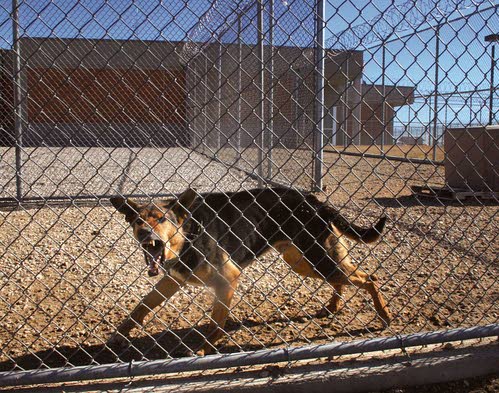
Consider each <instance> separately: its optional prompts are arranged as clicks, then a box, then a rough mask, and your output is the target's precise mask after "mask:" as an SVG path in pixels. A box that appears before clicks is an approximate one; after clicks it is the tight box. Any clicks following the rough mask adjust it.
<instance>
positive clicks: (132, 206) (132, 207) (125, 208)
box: [110, 197, 139, 219]
mask: <svg viewBox="0 0 499 393" xmlns="http://www.w3.org/2000/svg"><path fill="white" fill-rule="evenodd" d="M110 200H111V204H112V205H113V206H114V208H115V209H116V210H118V211H119V212H120V213H121V214H124V215H125V216H126V217H127V219H128V217H133V216H136V215H137V212H138V211H139V205H138V204H137V203H136V202H134V201H132V200H131V199H125V198H121V197H113V198H111V199H110Z"/></svg>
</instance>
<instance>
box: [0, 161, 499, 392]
mask: <svg viewBox="0 0 499 393" xmlns="http://www.w3.org/2000/svg"><path fill="white" fill-rule="evenodd" d="M325 163H326V167H327V174H326V176H325V178H324V184H325V191H324V192H322V193H319V196H320V197H321V198H324V199H326V198H327V199H328V200H329V201H330V203H332V204H333V205H334V206H336V207H337V208H338V209H340V211H341V212H342V213H343V214H344V215H345V216H346V217H348V218H349V219H351V220H352V221H354V222H356V223H357V224H365V225H368V224H372V223H374V222H376V221H377V219H378V218H379V217H380V216H381V215H383V214H384V215H386V216H387V217H388V224H387V228H386V232H385V233H384V236H383V238H382V240H381V241H380V242H379V243H377V244H374V245H372V246H366V245H355V244H352V250H351V251H352V255H353V256H354V258H355V260H356V261H357V262H358V263H359V265H360V267H361V269H363V270H365V271H367V272H369V273H376V274H377V275H378V277H379V282H380V283H381V290H382V292H383V293H384V295H385V297H386V298H387V300H388V303H389V306H390V308H391V310H392V312H393V314H394V317H395V318H394V320H393V322H392V324H391V325H390V327H388V328H386V329H384V330H383V328H382V325H381V323H380V322H379V321H378V320H377V319H376V315H375V312H374V308H373V305H372V302H371V299H370V298H369V297H368V295H367V294H366V293H363V292H362V291H357V290H355V289H353V288H348V289H347V290H346V292H345V295H344V306H343V308H342V309H341V310H340V312H339V313H337V314H335V315H330V316H329V317H323V318H319V317H318V316H317V315H316V313H317V312H318V311H319V310H320V309H321V308H322V306H323V305H324V304H326V303H327V302H328V301H329V299H330V297H331V295H332V288H331V287H330V286H329V285H328V284H324V283H322V282H319V281H317V280H313V279H310V278H305V279H304V278H302V277H300V276H298V275H296V274H295V273H293V272H292V271H290V269H289V268H288V267H287V265H286V264H284V263H283V262H282V261H281V260H280V258H279V257H278V256H277V255H275V254H270V255H267V256H266V257H264V258H261V260H258V261H256V262H255V263H254V265H253V266H251V267H250V268H248V269H246V270H245V271H244V273H243V278H242V280H241V284H240V287H239V289H238V291H237V293H236V297H235V299H234V302H233V304H232V306H231V316H230V320H229V322H228V323H227V326H226V333H227V334H226V337H225V339H224V340H222V342H221V343H220V346H219V350H220V352H234V351H240V350H254V349H262V348H275V347H283V346H300V345H304V344H311V343H314V344H317V343H324V342H331V341H334V340H353V339H362V338H368V337H380V336H393V335H395V334H400V333H414V332H423V331H433V330H441V329H447V328H454V327H470V326H475V325H486V324H489V323H497V322H498V319H499V318H498V315H499V306H498V304H499V302H498V285H497V277H498V274H497V273H498V265H497V250H498V249H499V248H498V245H499V244H498V243H499V239H498V236H497V234H498V233H499V231H498V219H497V218H498V210H499V207H498V205H497V201H487V200H477V199H472V200H466V201H464V202H462V203H461V202H441V201H437V200H432V199H418V198H416V197H414V196H412V195H411V191H410V188H409V187H410V185H423V184H432V185H442V184H443V183H444V172H443V167H441V166H437V167H435V166H432V165H424V164H412V163H403V162H395V161H386V160H385V161H382V160H379V159H365V158H360V157H352V156H344V155H341V156H340V155H338V154H334V153H326V154H325ZM156 281H157V279H154V278H153V279H151V278H148V277H147V274H146V266H145V264H144V261H143V256H142V253H141V251H140V250H139V249H138V247H137V244H136V243H135V242H134V240H133V239H132V237H131V232H130V230H129V229H128V228H127V225H126V223H125V221H124V220H123V218H122V217H121V216H120V215H119V214H117V213H116V212H115V211H113V209H112V208H111V207H110V206H109V205H108V204H106V203H105V201H104V200H103V201H102V202H101V203H99V204H98V205H96V206H80V205H77V204H72V205H69V206H68V205H66V206H46V207H44V208H41V209H39V208H21V209H19V210H3V211H0V370H1V371H5V370H13V369H33V368H39V367H42V368H43V367H59V366H70V365H75V366H76V365H87V364H96V363H98V364H102V363H108V362H114V361H117V360H120V361H129V360H131V359H135V360H139V359H159V358H166V357H168V356H172V357H178V356H185V355H188V354H190V351H192V350H194V349H196V348H197V347H198V346H199V345H200V343H201V341H202V340H201V335H202V333H203V332H204V331H205V329H206V327H207V323H208V321H209V319H208V315H209V313H210V308H211V302H212V299H213V295H212V294H211V293H210V292H209V291H208V290H204V289H202V288H193V287H187V288H185V289H183V290H182V292H181V293H178V294H177V295H175V297H174V298H173V299H172V300H171V301H170V302H168V303H167V304H164V305H163V306H162V307H161V308H160V309H158V310H155V312H154V314H153V315H152V316H151V317H150V318H149V319H147V321H146V325H145V326H144V327H143V329H139V330H135V331H133V333H132V338H131V345H130V346H129V347H126V348H123V347H118V346H108V345H106V340H107V339H108V338H109V336H110V335H111V334H112V333H113V332H114V330H115V327H116V326H117V324H119V323H120V321H122V320H123V318H125V317H126V315H127V314H128V313H129V311H130V310H131V309H132V308H133V307H134V306H135V305H136V304H137V302H138V301H139V300H140V298H141V297H142V296H143V295H144V294H146V293H147V292H148V291H149V290H150V289H151V286H152V285H153V284H154V282H156ZM432 391H439V390H432ZM407 392H409V390H407Z"/></svg>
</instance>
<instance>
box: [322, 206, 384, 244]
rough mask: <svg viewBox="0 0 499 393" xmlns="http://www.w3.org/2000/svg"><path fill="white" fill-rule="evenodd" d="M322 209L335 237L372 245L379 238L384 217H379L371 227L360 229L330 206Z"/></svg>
mask: <svg viewBox="0 0 499 393" xmlns="http://www.w3.org/2000/svg"><path fill="white" fill-rule="evenodd" d="M323 208H325V210H326V216H327V219H328V221H329V222H330V223H331V225H332V227H333V231H334V232H335V233H336V234H337V235H344V236H346V237H348V238H349V239H352V240H355V241H357V242H360V241H362V242H364V243H373V242H375V241H377V240H378V239H379V238H380V236H381V232H383V229H384V228H385V223H386V216H383V217H381V218H380V219H379V221H378V222H377V224H376V225H374V226H373V227H370V228H362V227H359V226H357V225H355V224H352V223H350V222H349V221H348V220H347V219H346V218H345V217H343V216H342V215H341V214H340V213H339V212H337V211H336V210H334V209H333V208H331V207H330V206H323Z"/></svg>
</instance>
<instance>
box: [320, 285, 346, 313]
mask: <svg viewBox="0 0 499 393" xmlns="http://www.w3.org/2000/svg"><path fill="white" fill-rule="evenodd" d="M331 285H332V286H333V288H334V292H333V296H332V297H331V300H330V301H329V303H328V305H327V306H325V307H324V308H323V309H322V310H320V311H319V312H318V313H317V316H318V317H319V318H323V317H327V316H328V315H329V314H336V313H337V312H338V311H339V310H340V306H341V295H342V294H343V285H340V284H331Z"/></svg>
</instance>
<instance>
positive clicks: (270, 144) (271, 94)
mask: <svg viewBox="0 0 499 393" xmlns="http://www.w3.org/2000/svg"><path fill="white" fill-rule="evenodd" d="M269 42H270V48H269V51H270V55H269V56H270V61H269V80H270V88H269V94H268V99H269V121H268V123H267V124H268V125H267V137H268V138H267V139H268V142H267V165H268V167H267V178H268V179H272V150H273V148H274V138H273V132H274V130H273V129H274V0H269Z"/></svg>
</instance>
